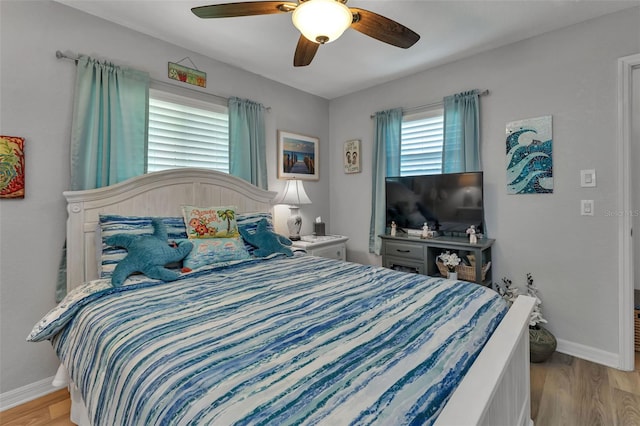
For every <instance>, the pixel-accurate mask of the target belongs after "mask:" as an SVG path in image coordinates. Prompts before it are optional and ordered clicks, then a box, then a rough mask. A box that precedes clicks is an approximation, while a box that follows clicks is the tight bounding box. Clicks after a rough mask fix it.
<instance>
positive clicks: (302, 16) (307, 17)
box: [291, 0, 353, 44]
mask: <svg viewBox="0 0 640 426" xmlns="http://www.w3.org/2000/svg"><path fill="white" fill-rule="evenodd" d="M291 19H292V20H293V25H295V27H296V28H297V29H298V30H299V31H300V32H301V33H302V35H303V36H305V37H306V38H307V39H308V40H309V41H312V42H314V43H320V44H324V43H331V42H332V41H334V40H336V39H338V37H340V36H341V35H342V33H343V32H344V31H345V30H346V29H347V28H349V26H350V25H351V23H352V22H353V14H352V13H351V11H350V10H349V8H348V7H347V6H345V5H344V3H342V2H340V1H339V0H307V1H304V2H301V3H300V4H299V5H298V7H296V8H295V10H294V11H293V15H292V17H291Z"/></svg>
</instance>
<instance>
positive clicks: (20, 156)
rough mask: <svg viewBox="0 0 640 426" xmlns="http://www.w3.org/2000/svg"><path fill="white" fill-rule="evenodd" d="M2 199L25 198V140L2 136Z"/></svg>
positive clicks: (0, 195)
mask: <svg viewBox="0 0 640 426" xmlns="http://www.w3.org/2000/svg"><path fill="white" fill-rule="evenodd" d="M0 198H24V138H21V137H18V136H0Z"/></svg>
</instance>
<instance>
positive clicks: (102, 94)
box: [56, 56, 149, 301]
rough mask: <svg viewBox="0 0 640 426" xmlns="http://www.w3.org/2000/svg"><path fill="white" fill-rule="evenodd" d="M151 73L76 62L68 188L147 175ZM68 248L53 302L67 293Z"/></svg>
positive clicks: (92, 61) (91, 186) (86, 60)
mask: <svg viewBox="0 0 640 426" xmlns="http://www.w3.org/2000/svg"><path fill="white" fill-rule="evenodd" d="M148 105H149V74H147V73H145V72H142V71H137V70H133V69H130V68H125V67H119V66H115V65H113V64H110V63H107V62H99V61H97V60H95V59H91V58H89V57H87V56H81V57H80V58H79V59H78V63H77V67H76V85H75V99H74V103H73V118H72V120H73V121H72V124H71V189H73V190H83V189H94V188H101V187H103V186H107V185H112V184H114V183H118V182H121V181H123V180H126V179H129V178H131V177H134V176H138V175H141V174H144V173H145V170H146V157H147V109H148ZM66 265H67V260H66V244H65V247H64V248H63V254H62V260H61V262H60V268H59V270H58V278H57V284H56V300H58V301H60V300H62V298H63V297H64V296H65V295H66V289H67V274H66Z"/></svg>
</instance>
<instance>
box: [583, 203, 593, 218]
mask: <svg viewBox="0 0 640 426" xmlns="http://www.w3.org/2000/svg"><path fill="white" fill-rule="evenodd" d="M580 214H581V215H582V216H593V200H581V201H580Z"/></svg>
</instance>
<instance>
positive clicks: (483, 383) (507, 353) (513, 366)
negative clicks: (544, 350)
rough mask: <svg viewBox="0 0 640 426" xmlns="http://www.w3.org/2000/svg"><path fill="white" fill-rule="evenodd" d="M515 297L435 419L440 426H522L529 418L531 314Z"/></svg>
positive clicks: (529, 304) (524, 300)
mask: <svg viewBox="0 0 640 426" xmlns="http://www.w3.org/2000/svg"><path fill="white" fill-rule="evenodd" d="M534 303H535V299H534V298H532V297H529V296H518V298H517V299H516V301H515V303H514V304H513V305H512V306H511V309H509V312H508V313H507V315H506V316H505V317H504V318H503V320H502V321H501V322H500V325H498V328H497V329H496V330H495V331H494V333H493V335H492V336H491V338H490V339H489V341H488V342H487V344H486V345H485V347H484V348H483V349H482V352H481V353H480V355H478V358H476V361H475V362H474V363H473V365H472V366H471V368H470V369H469V371H468V372H467V375H466V376H465V377H464V379H463V380H462V382H461V383H460V385H459V386H458V388H457V389H456V391H455V392H454V393H453V395H452V396H451V399H449V402H448V403H447V405H446V406H445V408H444V410H443V411H442V413H440V416H439V417H438V419H437V421H436V423H435V424H436V425H440V426H453V425H456V426H462V425H487V426H517V425H518V426H525V425H533V422H532V421H531V390H530V378H529V317H530V315H531V310H532V309H533V305H534Z"/></svg>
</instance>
